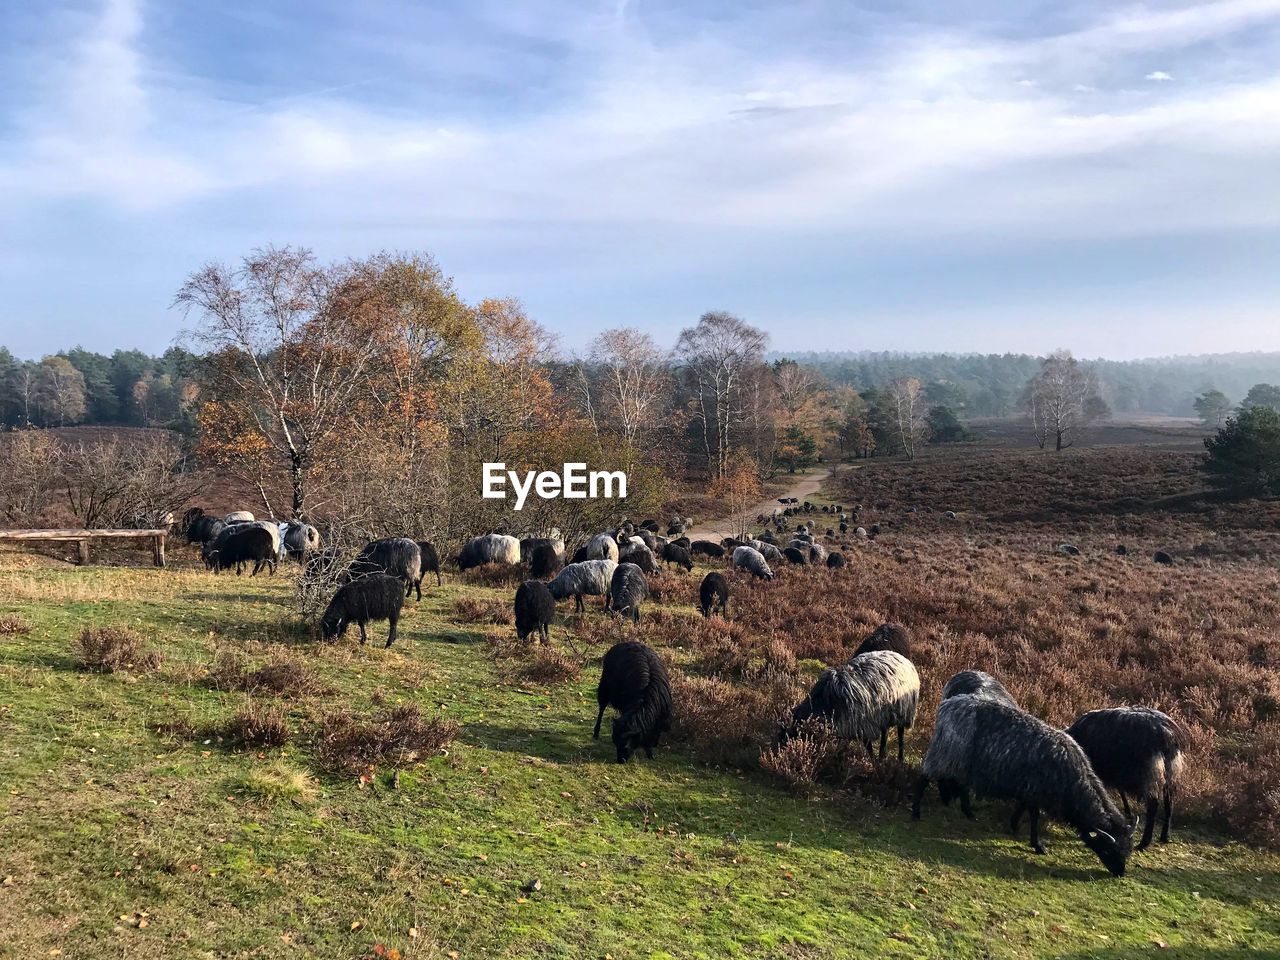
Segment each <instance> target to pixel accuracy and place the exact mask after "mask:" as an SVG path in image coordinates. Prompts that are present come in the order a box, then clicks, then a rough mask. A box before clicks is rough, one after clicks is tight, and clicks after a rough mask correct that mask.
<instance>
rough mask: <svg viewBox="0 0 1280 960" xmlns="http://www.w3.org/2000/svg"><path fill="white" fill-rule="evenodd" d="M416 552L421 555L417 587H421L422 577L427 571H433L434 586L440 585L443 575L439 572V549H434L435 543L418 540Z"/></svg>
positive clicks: (442, 581)
mask: <svg viewBox="0 0 1280 960" xmlns="http://www.w3.org/2000/svg"><path fill="white" fill-rule="evenodd" d="M418 552H419V553H420V554H421V556H422V563H421V564H419V566H418V589H419V590H421V589H422V578H423V577H425V576H426V575H427V574H428V573H434V574H435V575H436V586H437V587H439V586H441V585H442V584H443V583H444V576H443V575H442V574H441V572H440V551H438V550H437V549H436V545H435V544H434V543H432V542H431V541H429V540H419V541H418ZM419 596H421V594H419Z"/></svg>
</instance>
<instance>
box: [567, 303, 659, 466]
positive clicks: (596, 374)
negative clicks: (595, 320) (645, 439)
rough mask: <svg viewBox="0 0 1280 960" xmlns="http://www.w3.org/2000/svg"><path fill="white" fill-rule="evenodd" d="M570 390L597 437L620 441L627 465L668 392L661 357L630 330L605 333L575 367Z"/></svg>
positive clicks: (648, 341)
mask: <svg viewBox="0 0 1280 960" xmlns="http://www.w3.org/2000/svg"><path fill="white" fill-rule="evenodd" d="M575 376H576V381H577V382H576V386H577V388H578V390H579V391H580V392H581V394H582V398H583V407H584V410H585V412H586V414H587V416H588V418H589V419H590V421H591V423H592V425H593V426H594V427H595V430H596V433H597V435H599V434H600V432H601V431H602V430H609V431H611V432H613V433H616V435H617V436H618V437H619V438H620V439H621V440H622V443H623V446H624V448H625V449H626V450H627V451H628V452H629V454H630V457H629V459H631V460H634V454H635V453H636V452H637V451H638V450H639V448H640V443H641V438H642V435H643V434H644V432H646V431H648V430H650V429H651V428H652V427H653V426H654V425H655V424H656V423H657V421H658V419H659V417H660V415H661V412H662V406H663V404H662V401H663V399H664V397H665V396H666V391H667V386H668V379H669V377H668V373H667V356H666V354H665V353H664V352H663V351H662V350H661V349H659V347H658V345H657V343H656V342H654V339H653V337H651V336H649V335H648V334H647V333H643V332H641V331H639V330H636V329H635V328H633V327H619V328H617V329H613V330H605V331H604V332H603V333H601V334H600V335H599V336H597V337H596V338H595V339H594V340H592V341H591V344H590V346H589V348H588V352H587V362H586V363H585V364H584V363H578V364H576V367H575Z"/></svg>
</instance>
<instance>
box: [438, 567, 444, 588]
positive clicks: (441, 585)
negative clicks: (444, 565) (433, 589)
mask: <svg viewBox="0 0 1280 960" xmlns="http://www.w3.org/2000/svg"><path fill="white" fill-rule="evenodd" d="M436 586H437V587H443V586H444V577H442V576H441V575H440V571H439V570H436Z"/></svg>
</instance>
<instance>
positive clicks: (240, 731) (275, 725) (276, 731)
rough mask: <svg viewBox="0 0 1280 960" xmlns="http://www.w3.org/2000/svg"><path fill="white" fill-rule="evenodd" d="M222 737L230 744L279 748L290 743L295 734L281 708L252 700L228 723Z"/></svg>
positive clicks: (223, 729)
mask: <svg viewBox="0 0 1280 960" xmlns="http://www.w3.org/2000/svg"><path fill="white" fill-rule="evenodd" d="M221 735H222V737H223V739H225V740H226V741H227V742H229V743H235V744H243V745H245V746H250V747H279V746H283V745H284V744H286V743H288V742H289V739H290V737H291V736H292V735H293V734H292V731H291V730H290V729H289V719H288V717H287V716H285V712H284V711H283V710H282V709H280V707H279V706H277V705H276V704H266V705H263V704H261V703H259V702H257V701H255V700H250V701H249V702H248V703H246V704H245V705H244V706H243V707H242V708H241V709H240V710H238V711H237V712H236V713H235V715H234V716H232V718H231V719H230V720H228V721H227V723H226V725H225V726H224V727H223V728H222V730H221Z"/></svg>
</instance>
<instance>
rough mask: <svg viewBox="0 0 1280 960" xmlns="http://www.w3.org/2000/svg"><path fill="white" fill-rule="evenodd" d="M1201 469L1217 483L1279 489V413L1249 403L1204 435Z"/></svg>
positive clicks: (1258, 489)
mask: <svg viewBox="0 0 1280 960" xmlns="http://www.w3.org/2000/svg"><path fill="white" fill-rule="evenodd" d="M1204 446H1205V450H1206V451H1208V452H1207V453H1206V454H1205V458H1204V469H1205V472H1206V473H1208V474H1209V481H1210V482H1211V483H1213V484H1215V485H1217V486H1223V487H1237V488H1240V489H1241V490H1244V491H1248V492H1252V493H1272V494H1275V493H1280V413H1277V412H1276V411H1275V410H1273V409H1272V408H1271V407H1262V406H1259V407H1250V408H1249V409H1247V410H1244V411H1242V412H1241V413H1240V415H1239V416H1236V417H1232V418H1230V419H1229V420H1227V422H1226V425H1225V426H1224V427H1223V428H1222V429H1221V430H1219V431H1218V432H1217V434H1216V435H1214V436H1212V437H1206V438H1205V441H1204Z"/></svg>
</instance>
